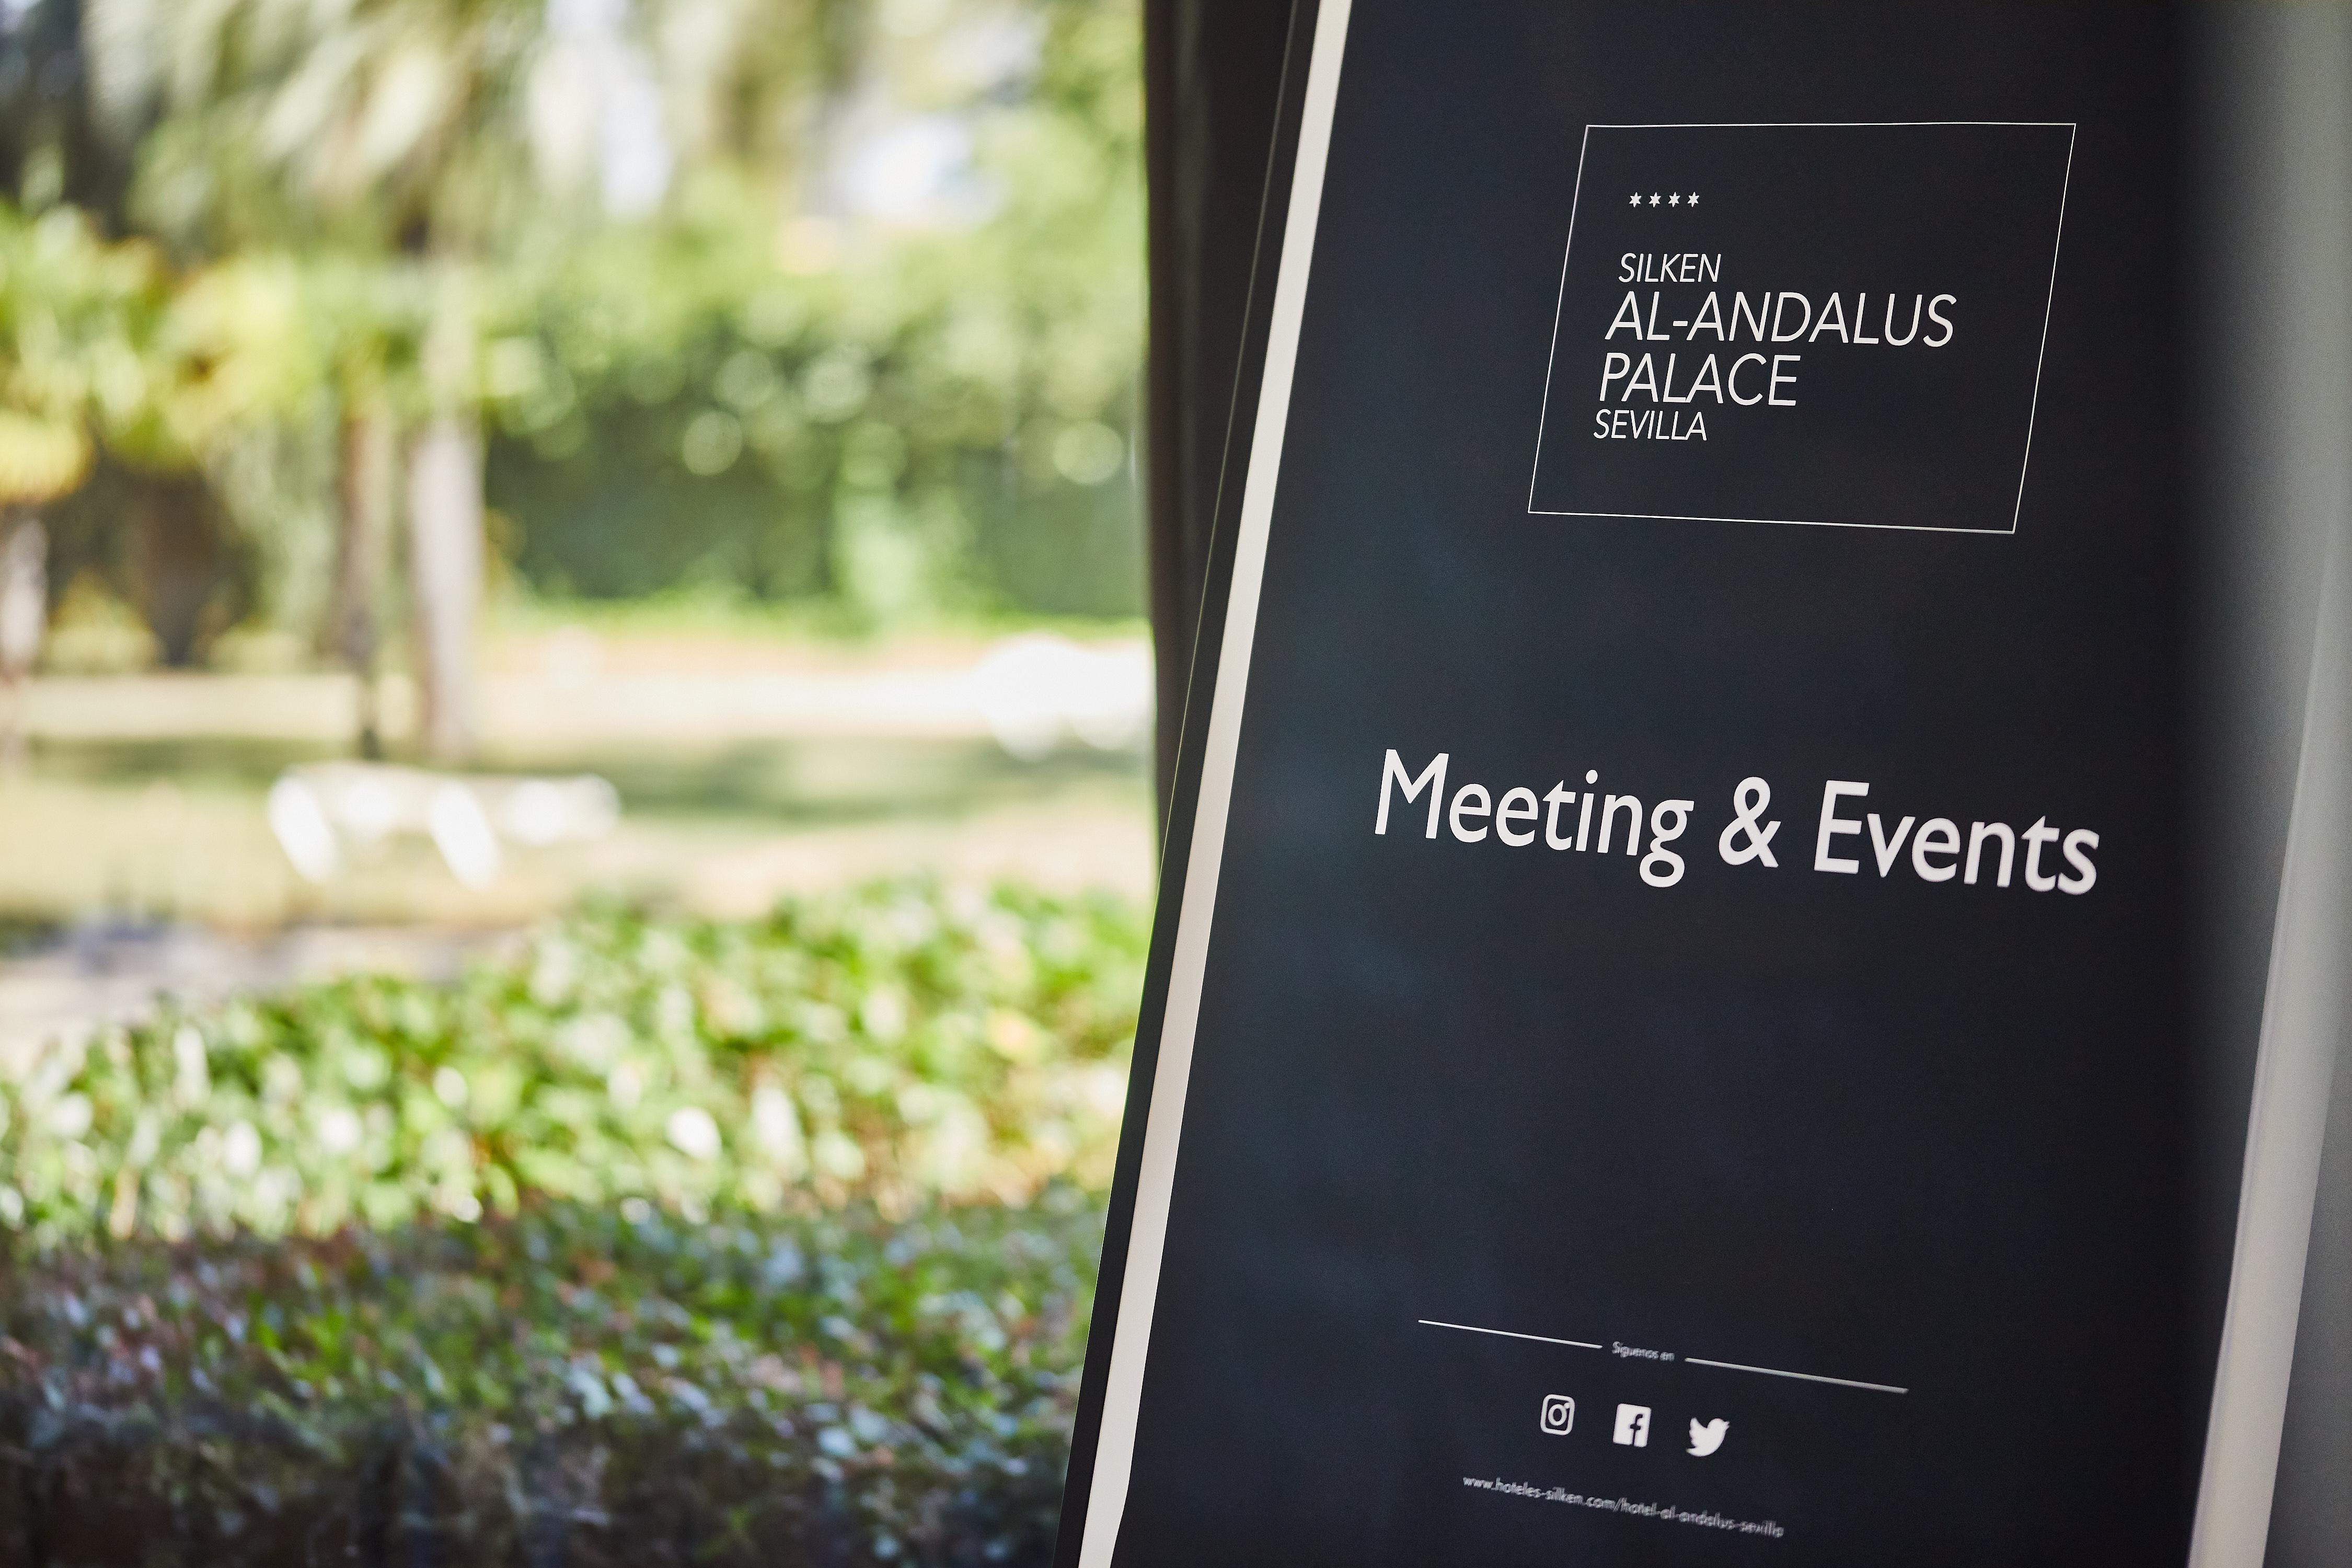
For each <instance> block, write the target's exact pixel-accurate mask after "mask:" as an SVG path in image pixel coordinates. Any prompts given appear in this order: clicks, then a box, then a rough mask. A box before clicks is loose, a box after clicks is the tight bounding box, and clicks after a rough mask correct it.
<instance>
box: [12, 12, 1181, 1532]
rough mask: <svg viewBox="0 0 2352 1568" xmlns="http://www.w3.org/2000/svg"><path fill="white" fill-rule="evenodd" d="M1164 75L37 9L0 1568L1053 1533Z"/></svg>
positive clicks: (945, 15)
mask: <svg viewBox="0 0 2352 1568" xmlns="http://www.w3.org/2000/svg"><path fill="white" fill-rule="evenodd" d="M1139 50H1140V36H1139V20H1138V16H1137V15H1136V8H1135V5H1134V4H1133V0H0V1270H5V1272H0V1563H15V1562H19V1561H22V1562H26V1563H100V1562H106V1563H111V1562H124V1563H131V1562H140V1563H144V1562H149V1561H155V1562H163V1561H169V1562H173V1563H188V1562H213V1561H252V1562H262V1563H277V1562H310V1561H338V1562H341V1561H354V1562H357V1561H367V1562H390V1561H393V1560H395V1559H397V1560H398V1561H401V1562H420V1563H421V1562H457V1561H466V1562H474V1561H482V1562H491V1561H497V1562H531V1563H542V1562H543V1563H555V1562H566V1563H585V1562H595V1561H603V1560H604V1559H605V1558H606V1557H613V1558H619V1557H622V1556H627V1557H628V1558H629V1559H630V1560H631V1561H635V1562H645V1561H668V1560H671V1559H672V1558H673V1557H675V1558H676V1559H677V1560H679V1561H685V1560H688V1559H689V1558H691V1559H693V1560H696V1561H712V1560H731V1559H734V1558H742V1559H744V1560H748V1559H749V1557H751V1556H757V1557H759V1558H760V1559H761V1560H762V1561H771V1562H776V1561H803V1560H805V1561H811V1562H864V1561H876V1562H881V1561H894V1560H896V1561H939V1562H949V1561H955V1562H963V1561H972V1562H979V1561H1005V1560H1022V1561H1034V1560H1035V1559H1036V1557H1037V1555H1038V1554H1039V1553H1040V1552H1042V1551H1043V1550H1044V1546H1043V1545H1041V1544H1040V1542H1041V1541H1044V1542H1050V1519H1051V1513H1052V1509H1053V1505H1054V1500H1055V1497H1056V1495H1057V1493H1058V1484H1059V1470H1058V1465H1059V1449H1058V1447H1056V1445H1057V1444H1058V1443H1059V1442H1060V1441H1061V1436H1060V1434H1061V1433H1062V1432H1063V1431H1064V1430H1065V1429H1066V1419H1067V1405H1068V1403H1069V1401H1070V1400H1071V1398H1073V1397H1074V1395H1075V1375H1076V1374H1075V1367H1076V1357H1077V1355H1078V1353H1079V1351H1080V1348H1081V1347H1082V1344H1083V1334H1084V1323H1085V1311H1086V1305H1087V1299H1088V1298H1089V1296H1090V1294H1091V1287H1092V1272H1091V1271H1092V1268H1093V1265H1092V1262H1091V1258H1092V1256H1093V1254H1092V1248H1093V1247H1094V1246H1095V1245H1096V1236H1097V1231H1098V1228H1099V1213H1098V1205H1099V1199H1100V1194H1101V1192H1102V1189H1103V1187H1104V1185H1105V1184H1106V1183H1107V1181H1108V1161H1109V1152H1110V1149H1111V1147H1112V1146H1113V1143H1114V1142H1115V1140H1116V1136H1117V1127H1118V1109H1119V1103H1120V1097H1121V1095H1122V1093H1123V1086H1124V1077H1125V1067H1126V1060H1127V1052H1128V1049H1129V1041H1130V1037H1131V1033H1132V1028H1133V1015H1134V1008H1135V1005H1136V994H1137V992H1138V990H1139V984H1140V965H1141V950H1142V943H1143V939H1144V931H1145V925H1146V921H1147V915H1146V912H1145V904H1146V900H1148V896H1149V893H1150V885H1151V879H1152V876H1153V869H1154V868H1153V846H1152V805H1151V784H1150V742H1151V722H1152V713H1151V679H1152V673H1151V654H1150V640H1149V636H1148V632H1147V628H1146V626H1145V623H1144V621H1143V618H1142V606H1143V603H1144V583H1143V576H1144V564H1143V541H1142V532H1141V526H1140V521H1139V502H1138V485H1137V472H1136V461H1135V457H1134V453H1135V447H1136V442H1135V440H1134V429H1135V422H1136V420H1137V417H1138V414H1139V395H1140V384H1141V383H1140V375H1141V360H1142V352H1143V342H1144V319H1143V318H1144V285H1143V252H1144V205H1143V193H1142V169H1141V136H1142V124H1141V113H1142V104H1141V91H1140V85H1139V82H1140V78H1139ZM648 1521H653V1522H648ZM1041 1531H1042V1532H1043V1534H1042V1536H1041V1533H1040V1532H1041Z"/></svg>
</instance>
